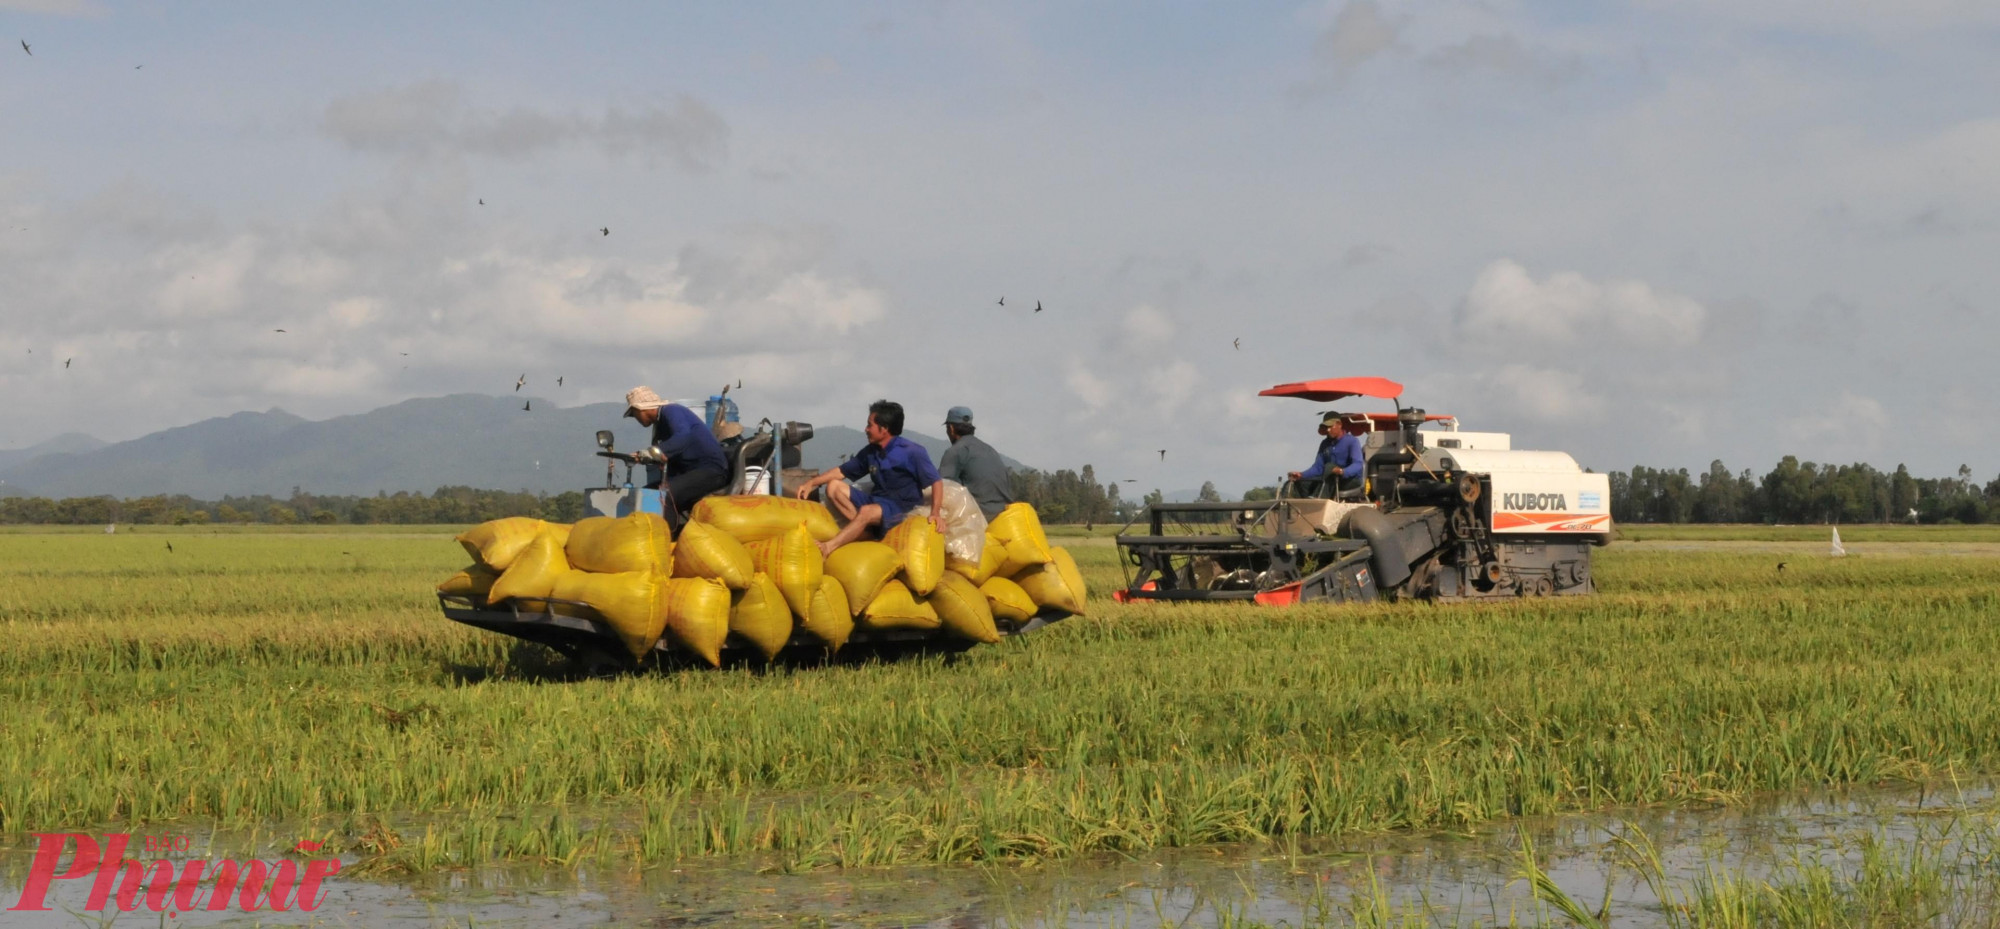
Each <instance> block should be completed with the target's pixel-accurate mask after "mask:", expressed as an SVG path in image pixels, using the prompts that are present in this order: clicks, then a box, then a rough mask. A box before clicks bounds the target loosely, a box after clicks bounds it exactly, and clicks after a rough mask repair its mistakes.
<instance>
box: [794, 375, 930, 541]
mask: <svg viewBox="0 0 2000 929" xmlns="http://www.w3.org/2000/svg"><path fill="white" fill-rule="evenodd" d="M866 434H867V436H868V444H867V445H866V446H864V447H863V448H862V449H861V451H858V452H855V453H854V457H852V458H849V459H847V460H846V461H845V462H842V463H841V464H840V466H839V467H835V468H828V469H827V470H826V471H825V472H823V473H821V474H819V475H817V476H815V477H814V478H813V479H812V480H809V481H807V482H805V483H804V484H801V485H799V490H798V495H799V499H801V500H805V499H808V498H810V497H811V496H812V492H813V490H814V489H815V488H818V487H819V486H821V485H826V496H827V499H828V500H829V501H831V502H832V504H833V508H834V509H836V510H839V511H840V515H841V516H842V517H844V518H846V520H847V525H845V526H842V527H841V529H840V534H838V535H836V536H834V537H833V538H831V539H828V540H827V541H825V542H821V543H819V550H820V552H821V553H822V554H824V553H828V552H831V551H833V550H834V549H836V548H839V547H840V546H842V545H846V544H847V543H849V542H852V541H854V540H855V539H858V538H860V537H861V534H862V533H863V532H866V531H868V529H869V527H871V526H874V527H879V529H892V528H895V526H896V524H897V523H900V522H902V521H903V517H904V516H905V515H908V513H909V512H910V510H912V509H915V508H916V507H919V506H922V505H923V503H924V491H925V490H929V491H930V497H931V525H933V526H936V527H937V530H938V532H943V531H944V517H943V516H941V515H939V514H941V513H943V512H944V481H942V480H940V479H939V478H938V472H937V467H936V466H934V465H932V464H931V455H930V453H929V452H926V451H924V447H923V446H921V445H918V444H917V443H915V442H912V441H910V440H909V439H905V438H903V405H902V404H900V403H892V402H890V401H888V400H877V401H875V402H874V403H871V404H869V405H868V428H867V430H866ZM864 474H865V475H867V476H868V477H869V478H871V479H872V480H873V483H874V487H873V488H872V489H870V490H857V489H855V487H854V485H853V484H850V483H848V481H856V480H860V479H861V477H862V475H864ZM841 478H846V479H847V480H841Z"/></svg>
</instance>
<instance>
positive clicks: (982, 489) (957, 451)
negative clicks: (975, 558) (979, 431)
mask: <svg viewBox="0 0 2000 929" xmlns="http://www.w3.org/2000/svg"><path fill="white" fill-rule="evenodd" d="M973 431H974V430H973V425H972V410H971V409H970V408H967V407H962V406H955V407H952V408H951V412H949V413H946V414H944V434H945V436H946V437H947V438H950V439H951V447H950V448H948V449H945V452H944V457H943V458H940V459H938V473H939V474H940V475H943V476H944V479H945V480H948V481H957V482H959V483H960V484H963V485H965V489H966V492H967V493H970V494H972V499H974V500H977V501H979V512H981V513H984V514H986V518H987V519H992V518H993V517H995V516H998V515H1000V511H1001V510H1004V509H1006V508H1007V504H1009V503H1013V502H1014V479H1013V478H1012V477H1009V476H1008V474H1007V463H1006V462H1004V461H1001V460H1000V453H999V452H996V451H994V450H993V446H991V445H988V444H986V442H985V440H983V439H977V438H974V437H973V435H972V433H973Z"/></svg>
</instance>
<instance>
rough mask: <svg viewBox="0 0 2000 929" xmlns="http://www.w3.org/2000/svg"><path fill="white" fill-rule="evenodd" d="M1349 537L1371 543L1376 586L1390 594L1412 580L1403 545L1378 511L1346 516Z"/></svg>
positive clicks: (1371, 510) (1372, 510) (1371, 560)
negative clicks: (1392, 590)
mask: <svg viewBox="0 0 2000 929" xmlns="http://www.w3.org/2000/svg"><path fill="white" fill-rule="evenodd" d="M1347 534H1348V535H1350V536H1360V537H1361V538H1363V539H1366V540H1368V551H1369V553H1370V555H1369V564H1371V565H1373V566H1374V568H1375V586H1376V587H1377V588H1378V589H1381V590H1389V589H1392V588H1395V587H1397V586H1400V585H1401V584H1402V583H1403V582H1404V581H1407V580H1409V579H1410V559H1409V558H1408V556H1406V555H1404V554H1403V543H1402V542H1401V541H1400V540H1399V539H1397V538H1396V531H1395V530H1394V529H1391V528H1390V527H1389V521H1388V520H1386V519H1384V518H1382V512H1381V511H1380V510H1375V509H1360V510H1355V511H1354V512H1352V513H1349V514H1348V516H1347Z"/></svg>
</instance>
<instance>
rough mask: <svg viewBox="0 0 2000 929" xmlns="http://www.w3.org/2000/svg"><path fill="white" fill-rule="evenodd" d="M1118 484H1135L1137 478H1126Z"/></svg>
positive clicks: (1137, 481) (1137, 480)
mask: <svg viewBox="0 0 2000 929" xmlns="http://www.w3.org/2000/svg"><path fill="white" fill-rule="evenodd" d="M1119 483H1121V484H1137V483H1139V479H1138V478H1136V477H1128V478H1125V479H1124V480H1121V481H1119Z"/></svg>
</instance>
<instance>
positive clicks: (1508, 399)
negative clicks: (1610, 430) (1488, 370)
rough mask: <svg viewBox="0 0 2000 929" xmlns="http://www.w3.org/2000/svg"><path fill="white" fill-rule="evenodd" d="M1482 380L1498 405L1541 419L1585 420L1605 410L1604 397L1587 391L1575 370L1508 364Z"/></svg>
mask: <svg viewBox="0 0 2000 929" xmlns="http://www.w3.org/2000/svg"><path fill="white" fill-rule="evenodd" d="M1486 381H1487V384H1488V386H1489V387H1490V389H1491V390H1493V391H1494V393H1495V394H1496V395H1497V399H1498V405H1499V406H1500V407H1502V408H1505V409H1508V410H1513V411H1518V412H1520V413H1523V414H1525V415H1527V416H1528V417H1530V418H1532V419H1536V420H1540V421H1542V422H1561V421H1571V422H1581V421H1588V420H1592V419H1596V418H1597V417H1598V416H1599V415H1600V414H1602V413H1603V412H1604V409H1605V403H1604V400H1603V399H1602V398H1600V397H1598V396H1596V395H1595V394H1594V393H1592V392H1591V390H1590V388H1589V386H1588V385H1586V384H1585V383H1584V380H1583V375H1582V374H1580V373H1578V372H1576V371H1562V370H1553V369H1549V368H1537V367H1533V366H1530V365H1523V364H1509V365H1503V366H1501V368H1500V369H1499V370H1498V371H1495V372H1493V373H1492V374H1491V375H1489V376H1488V377H1487V378H1486ZM1474 428H1478V427H1474Z"/></svg>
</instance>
